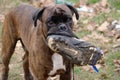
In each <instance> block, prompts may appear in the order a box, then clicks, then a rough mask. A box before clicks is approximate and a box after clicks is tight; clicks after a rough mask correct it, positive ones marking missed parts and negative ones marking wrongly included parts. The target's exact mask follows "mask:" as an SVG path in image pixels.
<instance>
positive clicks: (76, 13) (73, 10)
mask: <svg viewBox="0 0 120 80" xmlns="http://www.w3.org/2000/svg"><path fill="white" fill-rule="evenodd" d="M66 6H67V7H68V8H69V9H70V10H71V11H72V13H73V14H74V13H75V16H76V19H77V20H78V19H79V14H78V11H77V10H76V9H75V8H74V7H73V6H71V5H69V4H66Z"/></svg>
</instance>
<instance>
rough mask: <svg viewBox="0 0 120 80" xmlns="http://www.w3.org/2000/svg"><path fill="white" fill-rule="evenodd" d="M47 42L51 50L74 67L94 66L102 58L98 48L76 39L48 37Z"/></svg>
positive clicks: (56, 36) (59, 36)
mask: <svg viewBox="0 0 120 80" xmlns="http://www.w3.org/2000/svg"><path fill="white" fill-rule="evenodd" d="M47 42H48V46H49V47H50V49H51V50H53V51H54V52H56V53H59V54H60V55H62V56H63V57H65V58H67V59H69V60H70V61H71V62H72V63H74V64H76V65H87V64H89V65H95V64H96V63H97V61H98V60H99V59H101V56H102V52H101V50H100V49H99V48H97V47H95V46H93V45H91V44H90V43H87V42H86V41H83V40H80V39H78V38H76V37H69V36H63V35H49V36H48V37H47Z"/></svg>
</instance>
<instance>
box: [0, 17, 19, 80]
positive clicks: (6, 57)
mask: <svg viewBox="0 0 120 80" xmlns="http://www.w3.org/2000/svg"><path fill="white" fill-rule="evenodd" d="M14 31H15V30H14V27H13V25H12V22H11V18H9V16H8V17H6V19H5V22H4V25H3V30H2V54H1V57H2V80H7V78H8V72H9V62H10V58H11V56H12V54H13V52H14V49H15V45H16V42H17V38H16V36H15V32H14Z"/></svg>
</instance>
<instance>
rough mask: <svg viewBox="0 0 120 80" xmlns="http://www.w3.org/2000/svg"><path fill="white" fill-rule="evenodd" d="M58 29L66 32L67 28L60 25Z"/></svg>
mask: <svg viewBox="0 0 120 80" xmlns="http://www.w3.org/2000/svg"><path fill="white" fill-rule="evenodd" d="M59 29H60V30H61V31H66V30H67V26H66V25H65V24H61V25H60V26H59Z"/></svg>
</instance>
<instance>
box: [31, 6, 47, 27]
mask: <svg viewBox="0 0 120 80" xmlns="http://www.w3.org/2000/svg"><path fill="white" fill-rule="evenodd" d="M44 10H45V7H44V8H42V9H40V10H37V11H36V12H35V13H34V15H33V21H34V26H35V27H36V26H37V19H39V20H41V18H42V14H43V12H44Z"/></svg>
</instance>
